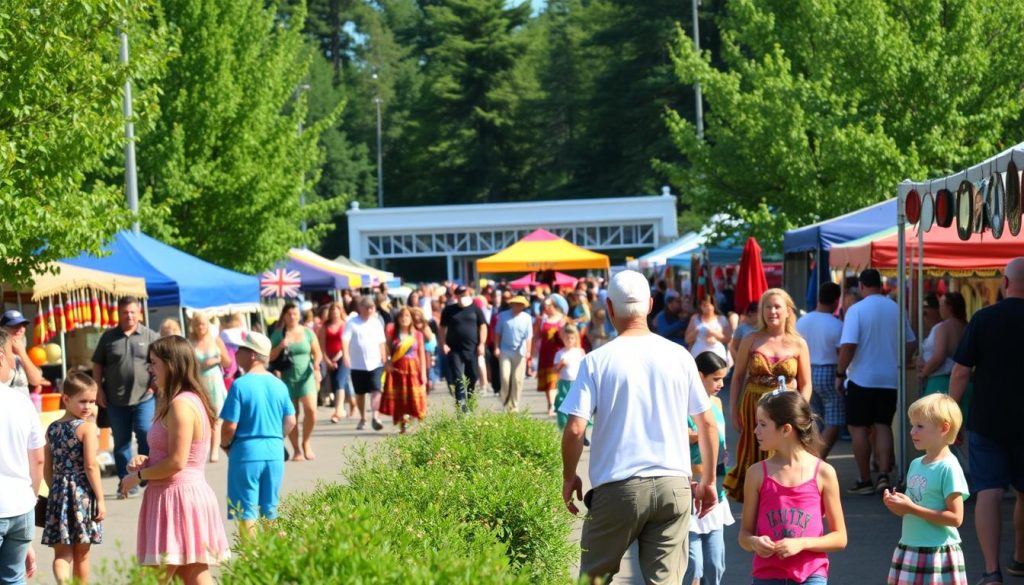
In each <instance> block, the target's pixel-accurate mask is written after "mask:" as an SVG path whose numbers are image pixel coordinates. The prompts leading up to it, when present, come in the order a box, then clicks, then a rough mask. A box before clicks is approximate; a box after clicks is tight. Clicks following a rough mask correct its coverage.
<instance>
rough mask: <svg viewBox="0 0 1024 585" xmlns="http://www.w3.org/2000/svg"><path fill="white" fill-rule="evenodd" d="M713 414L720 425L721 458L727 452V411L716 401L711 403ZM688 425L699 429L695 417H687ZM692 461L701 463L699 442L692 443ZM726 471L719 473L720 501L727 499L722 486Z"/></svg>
mask: <svg viewBox="0 0 1024 585" xmlns="http://www.w3.org/2000/svg"><path fill="white" fill-rule="evenodd" d="M711 414H713V415H714V416H715V424H716V425H717V426H718V456H719V458H721V457H722V456H723V455H724V454H725V413H723V412H722V409H721V408H719V407H718V404H717V403H715V402H712V403H711ZM686 426H688V427H689V428H690V429H691V430H693V431H696V430H697V423H695V422H693V417H692V416H688V417H686ZM690 463H692V464H694V465H700V464H701V458H700V445H698V444H697V443H692V444H690ZM723 475H725V474H724V473H719V474H718V501H719V502H724V501H725V490H724V489H723V488H722V479H723V477H722V476H723Z"/></svg>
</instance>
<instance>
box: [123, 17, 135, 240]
mask: <svg viewBox="0 0 1024 585" xmlns="http://www.w3.org/2000/svg"><path fill="white" fill-rule="evenodd" d="M118 36H120V37H121V55H120V57H121V63H122V64H124V65H126V66H127V65H128V33H126V32H124V30H121V31H120V32H119V33H118ZM123 105H124V138H125V144H124V175H125V194H126V195H127V197H128V209H129V210H130V211H131V212H132V232H134V233H136V234H138V233H139V184H138V177H137V176H136V173H135V124H134V123H133V122H132V80H131V78H126V79H125V80H124V103H123Z"/></svg>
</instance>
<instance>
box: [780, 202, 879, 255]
mask: <svg viewBox="0 0 1024 585" xmlns="http://www.w3.org/2000/svg"><path fill="white" fill-rule="evenodd" d="M894 225H896V198H895V197H894V198H892V199H888V200H886V201H882V202H881V203H876V204H874V205H871V206H868V207H865V208H864V209H858V210H857V211H853V212H850V213H847V214H846V215H840V216H839V217H833V218H832V219H828V220H825V221H821V222H818V223H815V224H811V225H809V226H805V227H802V228H797V229H795V230H790V231H788V232H786V233H785V234H784V235H783V238H782V249H783V251H784V252H785V253H786V254H789V253H791V252H811V251H817V250H819V249H821V250H828V249H830V248H832V246H835V245H837V244H842V243H845V242H849V241H851V240H855V239H857V238H861V237H864V236H866V235H869V234H873V233H875V232H877V231H878V230H882V229H885V228H888V227H892V226H894Z"/></svg>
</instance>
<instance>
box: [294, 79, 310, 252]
mask: <svg viewBox="0 0 1024 585" xmlns="http://www.w3.org/2000/svg"><path fill="white" fill-rule="evenodd" d="M304 91H309V84H308V83H303V84H301V85H299V86H298V87H296V88H295V99H296V100H298V99H299V96H300V95H302V92H304ZM298 132H299V136H302V118H299V128H298ZM305 181H306V173H305V171H303V173H302V182H303V183H305ZM299 207H300V208H303V207H306V190H305V189H300V190H299ZM306 227H307V226H306V216H305V215H303V216H302V232H303V233H305V232H306Z"/></svg>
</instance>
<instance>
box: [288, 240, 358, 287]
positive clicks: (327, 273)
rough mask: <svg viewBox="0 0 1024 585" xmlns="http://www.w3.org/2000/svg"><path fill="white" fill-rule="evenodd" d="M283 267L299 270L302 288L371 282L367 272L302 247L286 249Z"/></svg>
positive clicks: (354, 285)
mask: <svg viewBox="0 0 1024 585" xmlns="http://www.w3.org/2000/svg"><path fill="white" fill-rule="evenodd" d="M285 267H286V268H287V269H289V270H296V271H298V272H299V274H300V275H301V276H302V289H303V290H323V289H328V290H333V289H341V288H360V287H363V286H372V284H373V278H372V277H371V276H370V275H369V274H364V273H362V272H360V271H357V270H353V269H351V268H348V267H346V266H342V265H341V264H338V263H337V262H334V261H333V260H328V259H327V258H324V257H323V256H321V255H319V254H317V253H315V252H311V251H309V250H306V249H303V248H292V249H291V250H289V251H288V259H287V260H286V262H285Z"/></svg>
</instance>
